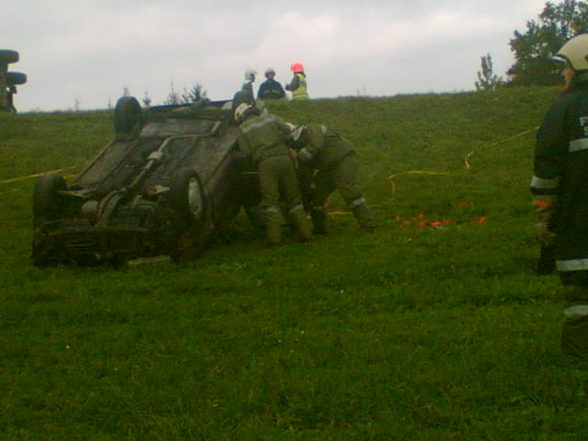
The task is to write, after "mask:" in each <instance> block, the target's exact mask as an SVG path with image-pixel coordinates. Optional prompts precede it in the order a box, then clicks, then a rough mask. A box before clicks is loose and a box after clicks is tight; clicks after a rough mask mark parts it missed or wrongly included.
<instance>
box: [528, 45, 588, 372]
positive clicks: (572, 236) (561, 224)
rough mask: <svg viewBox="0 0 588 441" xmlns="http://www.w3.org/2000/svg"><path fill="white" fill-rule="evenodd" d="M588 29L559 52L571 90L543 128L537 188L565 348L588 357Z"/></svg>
mask: <svg viewBox="0 0 588 441" xmlns="http://www.w3.org/2000/svg"><path fill="white" fill-rule="evenodd" d="M587 59H588V34H582V35H578V36H576V37H574V38H572V39H571V40H569V41H568V42H567V43H566V44H565V45H564V46H563V47H562V48H561V49H560V51H559V52H558V53H557V54H556V55H555V56H554V60H557V61H559V62H561V63H563V66H564V69H563V75H564V78H565V79H566V91H565V92H564V93H563V94H562V95H561V96H560V97H558V98H557V99H556V101H555V102H554V103H553V105H552V107H551V108H550V109H549V111H548V113H547V115H546V116H545V120H544V121H543V124H542V125H541V128H540V129H539V132H538V133H537V141H536V147H535V155H534V176H533V180H532V182H531V192H532V193H533V195H534V199H533V200H534V205H535V207H536V210H537V225H536V226H537V235H538V237H539V239H540V240H541V242H542V244H543V245H545V246H549V247H554V248H555V259H556V260H555V264H556V268H557V270H558V271H559V274H560V278H561V282H562V284H563V289H564V294H565V300H566V307H565V309H564V313H565V321H564V324H563V332H562V337H561V344H562V349H563V351H564V353H565V354H567V355H570V356H573V357H577V358H580V359H583V360H584V361H586V360H588V61H587Z"/></svg>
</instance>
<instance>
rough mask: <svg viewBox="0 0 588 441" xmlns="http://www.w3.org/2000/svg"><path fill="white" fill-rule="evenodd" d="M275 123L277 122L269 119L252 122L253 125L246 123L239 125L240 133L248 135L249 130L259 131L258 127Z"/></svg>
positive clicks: (274, 119)
mask: <svg viewBox="0 0 588 441" xmlns="http://www.w3.org/2000/svg"><path fill="white" fill-rule="evenodd" d="M276 121H277V119H276V118H274V117H269V118H264V119H263V120H261V121H257V122H253V123H249V124H247V122H245V124H242V125H241V132H242V133H248V132H250V131H251V130H255V129H259V128H260V127H263V126H266V125H268V124H271V123H274V122H276Z"/></svg>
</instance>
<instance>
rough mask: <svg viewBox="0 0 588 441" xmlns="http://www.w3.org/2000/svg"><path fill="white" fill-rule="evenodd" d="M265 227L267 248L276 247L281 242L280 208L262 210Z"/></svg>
mask: <svg viewBox="0 0 588 441" xmlns="http://www.w3.org/2000/svg"><path fill="white" fill-rule="evenodd" d="M264 215H265V220H266V225H265V231H266V241H267V242H266V243H267V245H268V246H274V245H278V244H279V243H280V242H281V240H282V218H283V216H282V214H281V211H280V207H270V208H267V209H265V210H264Z"/></svg>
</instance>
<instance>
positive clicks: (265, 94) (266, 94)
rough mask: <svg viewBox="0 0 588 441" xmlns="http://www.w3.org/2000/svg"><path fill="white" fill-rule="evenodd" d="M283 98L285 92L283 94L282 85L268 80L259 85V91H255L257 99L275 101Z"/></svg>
mask: <svg viewBox="0 0 588 441" xmlns="http://www.w3.org/2000/svg"><path fill="white" fill-rule="evenodd" d="M285 96H286V92H284V88H283V87H282V85H281V84H280V83H279V82H278V81H276V80H273V79H269V78H268V79H267V80H266V81H264V82H263V83H261V84H260V85H259V90H258V91H257V98H259V99H262V100H267V99H274V100H275V99H280V98H284V97H285Z"/></svg>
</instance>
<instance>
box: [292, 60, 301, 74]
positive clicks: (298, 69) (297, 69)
mask: <svg viewBox="0 0 588 441" xmlns="http://www.w3.org/2000/svg"><path fill="white" fill-rule="evenodd" d="M290 70H291V71H292V72H294V73H301V72H304V66H303V65H302V63H300V62H296V63H293V64H292V66H290Z"/></svg>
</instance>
